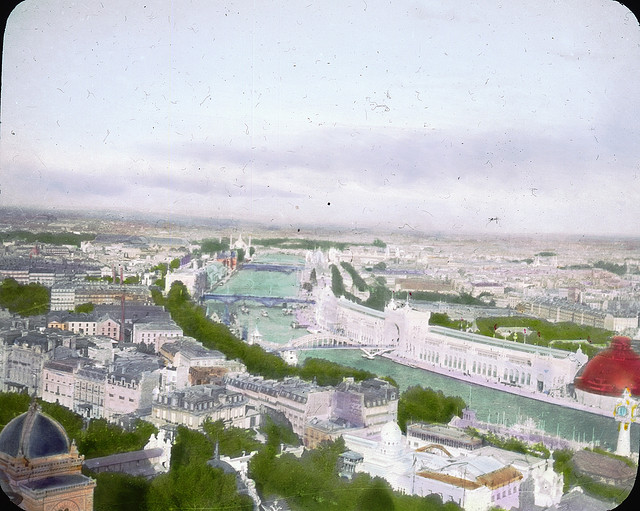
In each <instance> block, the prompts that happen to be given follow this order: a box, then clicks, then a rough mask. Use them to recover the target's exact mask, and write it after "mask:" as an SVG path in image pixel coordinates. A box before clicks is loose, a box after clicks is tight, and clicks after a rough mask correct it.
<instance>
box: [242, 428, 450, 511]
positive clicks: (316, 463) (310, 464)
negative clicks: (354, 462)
mask: <svg viewBox="0 0 640 511" xmlns="http://www.w3.org/2000/svg"><path fill="white" fill-rule="evenodd" d="M279 445H280V444H279V442H278V439H274V438H272V436H271V435H268V440H267V443H266V445H265V446H264V448H262V449H261V450H260V451H259V452H258V454H256V455H255V456H254V457H253V458H252V459H251V462H250V464H249V471H250V476H251V477H252V478H253V479H254V480H255V481H256V486H257V488H258V490H259V491H260V493H261V495H263V496H264V497H265V498H269V497H284V498H286V500H287V502H288V503H289V505H290V506H291V507H292V508H293V509H297V510H301V511H331V510H335V511H346V510H354V511H378V510H379V511H393V510H396V511H427V510H432V511H436V510H443V511H445V510H446V511H457V510H459V509H460V508H459V507H458V506H457V505H456V504H454V503H451V502H449V503H446V504H443V503H442V500H441V499H440V498H439V497H437V496H434V495H432V496H429V497H417V496H408V495H401V494H399V493H396V492H394V491H393V490H392V489H391V487H390V486H389V484H388V483H387V482H386V481H384V480H383V479H380V478H371V476H369V475H368V474H364V473H359V474H356V475H355V477H354V478H353V479H352V480H351V481H348V480H346V479H341V478H340V477H339V475H338V473H337V468H338V466H339V456H340V454H341V453H342V452H344V451H345V450H346V447H345V444H344V440H343V439H342V438H339V439H337V440H336V441H334V442H323V443H322V444H321V445H320V446H319V447H317V448H316V449H313V450H305V451H304V453H303V454H302V456H301V457H300V458H298V457H296V456H294V455H293V454H291V453H284V454H282V453H279V449H278V448H279Z"/></svg>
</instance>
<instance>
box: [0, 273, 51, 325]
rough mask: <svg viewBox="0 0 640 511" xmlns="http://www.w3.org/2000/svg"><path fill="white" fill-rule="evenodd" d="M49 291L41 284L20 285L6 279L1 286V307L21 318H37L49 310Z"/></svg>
mask: <svg viewBox="0 0 640 511" xmlns="http://www.w3.org/2000/svg"><path fill="white" fill-rule="evenodd" d="M49 296H50V293H49V289H47V288H46V287H45V286H42V285H40V284H34V283H31V284H27V285H22V284H19V283H18V282H17V281H16V280H15V279H12V278H6V279H4V280H3V281H2V284H1V285H0V306H1V307H5V308H7V309H9V312H12V313H16V314H20V315H21V316H37V315H40V314H45V313H46V312H47V311H48V310H49Z"/></svg>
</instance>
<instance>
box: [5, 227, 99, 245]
mask: <svg viewBox="0 0 640 511" xmlns="http://www.w3.org/2000/svg"><path fill="white" fill-rule="evenodd" d="M95 237H96V235H95V234H91V233H83V234H80V233H75V232H35V233H34V232H30V231H22V230H18V231H8V232H3V233H0V241H2V242H3V243H6V242H9V241H22V242H24V243H46V244H48V245H72V246H76V247H79V246H80V243H81V242H83V241H91V240H94V239H95Z"/></svg>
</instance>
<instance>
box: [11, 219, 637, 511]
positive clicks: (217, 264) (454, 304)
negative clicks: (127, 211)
mask: <svg viewBox="0 0 640 511" xmlns="http://www.w3.org/2000/svg"><path fill="white" fill-rule="evenodd" d="M0 215H1V216H0V238H2V248H1V251H0V281H1V282H2V284H1V288H0V291H1V293H0V297H1V299H2V300H3V304H2V305H3V309H2V311H1V315H0V391H1V392H2V394H1V395H2V396H3V398H6V396H9V395H27V396H31V398H32V399H35V398H37V399H38V402H40V403H53V404H57V405H60V406H61V407H64V408H66V409H67V410H68V411H69V412H72V413H73V414H76V416H77V417H78V418H79V420H80V421H81V422H82V423H83V424H84V427H85V428H87V427H88V426H89V424H91V422H92V421H102V420H104V421H106V423H108V424H112V425H114V426H117V427H118V428H121V429H122V430H123V431H133V430H134V429H135V428H136V427H137V426H136V424H139V423H140V422H139V421H143V422H145V423H149V424H151V425H152V426H153V428H154V431H155V433H153V434H151V435H150V436H149V437H148V440H147V441H146V444H145V445H144V447H143V448H142V449H137V450H132V451H124V452H115V453H113V454H110V455H107V456H104V457H88V458H84V457H83V455H84V453H83V452H82V451H80V452H79V451H78V448H77V447H76V443H75V440H74V439H72V438H69V437H68V436H66V435H67V434H66V433H64V429H63V427H62V426H60V423H59V421H58V422H57V421H56V420H55V419H53V418H51V417H50V416H49V415H46V414H45V413H44V412H42V411H41V410H40V409H39V408H38V406H37V405H36V402H35V401H33V402H32V405H31V407H30V408H29V410H28V411H27V410H24V411H23V412H22V413H21V414H16V416H15V417H12V418H10V420H8V421H7V423H5V424H2V427H3V428H4V429H3V431H2V432H0V470H1V471H2V473H3V476H2V487H3V490H4V491H5V493H7V494H8V495H9V496H10V497H11V498H12V499H13V501H14V502H15V503H17V504H18V505H19V506H21V507H22V508H23V509H44V508H43V507H42V506H43V505H45V504H46V503H51V502H54V500H51V499H53V497H52V496H55V499H57V500H55V501H56V502H57V504H56V506H57V507H56V509H58V507H60V506H62V504H63V503H65V504H64V505H65V506H68V508H69V509H71V508H72V507H73V506H76V507H73V509H105V508H104V507H101V506H104V505H105V504H104V503H102V500H101V499H103V498H105V497H104V496H103V494H101V493H100V485H101V481H103V478H104V477H105V476H104V474H112V473H121V474H123V477H140V478H142V480H144V481H145V483H140V484H146V485H151V487H152V486H153V481H154V480H159V479H157V478H158V477H160V476H161V475H162V474H167V473H172V472H171V471H173V470H174V469H175V463H176V461H175V459H172V456H175V453H176V452H177V451H176V446H179V445H182V443H181V442H184V441H183V440H181V438H182V437H181V435H185V434H186V433H185V432H184V431H186V430H193V431H195V432H200V433H204V432H206V431H207V428H209V427H210V424H211V423H215V422H217V421H222V424H223V425H224V429H226V430H229V431H239V430H246V431H247V432H249V433H247V434H250V435H251V436H252V438H254V439H255V441H256V442H257V445H260V446H259V447H257V448H256V449H255V450H254V451H252V452H243V453H242V454H240V455H235V456H229V455H226V454H222V455H221V454H220V452H219V451H218V443H219V442H218V441H217V440H216V439H215V438H213V439H212V438H208V440H206V441H207V442H211V443H212V444H215V452H211V453H210V454H211V456H210V459H209V460H208V461H207V463H208V464H209V466H211V467H214V468H220V469H222V470H223V472H224V473H225V474H226V473H229V474H233V476H234V478H235V479H234V481H236V482H237V487H236V491H237V494H234V495H236V497H237V496H238V495H240V496H242V499H244V500H241V501H238V502H240V503H239V504H237V506H238V507H234V509H254V510H269V511H275V510H285V509H307V508H306V507H305V506H304V505H303V504H302V502H303V500H304V499H303V498H302V497H295V496H293V495H291V494H286V493H280V494H278V492H277V491H275V490H274V488H276V486H275V482H273V481H271V482H269V483H267V480H266V479H261V477H265V476H264V474H263V472H261V471H260V470H259V469H258V467H259V460H261V459H263V457H265V456H267V454H265V453H266V452H267V449H268V448H271V447H269V446H272V444H277V445H276V448H277V452H278V456H279V457H278V458H273V460H272V462H273V463H279V461H277V460H285V459H289V458H286V457H285V454H287V453H288V455H289V456H291V457H292V458H291V460H294V459H298V460H300V463H302V462H303V461H304V460H305V459H307V458H306V457H307V456H309V453H312V452H321V450H322V449H327V445H332V446H336V445H338V446H342V448H341V449H339V451H340V452H337V451H336V454H335V456H336V463H335V466H334V467H333V468H331V467H330V468H331V470H333V473H332V476H331V477H335V478H336V480H338V479H339V480H340V481H341V483H340V484H344V485H348V484H353V481H354V480H357V479H358V477H362V474H368V475H369V476H370V477H371V478H381V480H383V481H384V485H386V486H384V488H386V490H385V491H387V492H388V494H389V495H393V498H394V499H401V498H404V497H407V498H408V497H409V496H413V497H414V498H421V499H425V498H431V499H434V500H433V502H434V503H435V504H434V505H441V506H446V505H449V506H451V507H446V509H459V508H461V509H465V510H469V511H490V510H497V509H505V510H509V509H514V510H516V509H517V510H523V511H527V510H534V511H543V510H560V509H562V510H569V509H576V510H577V509H593V510H598V509H602V510H604V509H610V508H611V506H612V505H617V504H619V503H620V502H622V501H623V500H624V498H625V496H626V495H628V493H629V492H630V490H631V488H632V486H633V484H634V481H635V477H636V473H637V464H638V448H639V447H638V425H637V423H636V419H637V415H636V406H637V402H638V401H637V400H638V399H640V356H638V355H637V353H636V349H637V347H638V340H639V339H640V323H639V317H640V239H638V238H626V239H622V238H616V239H609V238H605V237H600V238H596V237H592V238H586V237H579V238H578V237H575V238H572V237H560V236H545V237H518V236H506V235H505V236H496V237H493V238H491V239H486V238H484V237H483V236H475V235H464V236H463V235H458V236H450V235H445V234H429V233H418V232H411V233H406V232H393V233H391V232H373V231H369V230H359V231H357V232H354V231H332V230H328V229H321V228H316V229H314V230H313V231H312V232H298V229H296V230H293V231H292V230H290V229H289V230H287V229H277V228H274V227H269V228H265V227H264V226H260V225H256V224H233V223H231V222H230V223H223V224H220V225H218V226H215V225H202V224H199V223H198V221H197V220H193V221H184V222H183V221H180V222H175V223H174V222H171V221H163V222H157V221H149V220H147V219H140V220H137V219H126V220H123V219H121V220H116V219H113V218H100V217H99V216H98V215H95V216H92V217H84V216H82V215H79V214H72V215H66V214H64V213H58V214H55V215H54V214H51V213H37V212H18V211H16V210H13V211H1V212H0ZM243 279H244V280H243ZM35 290H46V296H47V300H46V303H42V302H41V301H37V300H35V299H34V300H35V301H33V302H30V301H29V298H28V296H29V295H28V293H29V292H33V293H35V292H36V291H35ZM20 293H25V295H24V298H21V299H16V298H15V297H16V296H18V295H20ZM20 296H22V295H20ZM12 300H13V301H12ZM186 304H188V305H186ZM180 307H183V308H182V309H180ZM178 311H181V312H178ZM185 311H191V312H185ZM193 311H200V312H193ZM187 314H202V316H203V317H204V318H205V319H204V320H202V319H198V320H196V319H194V318H195V316H193V317H191V316H187ZM198 321H206V324H207V325H208V326H206V328H213V329H215V330H212V332H213V331H215V332H217V333H216V334H215V335H210V334H206V333H204V332H208V330H206V328H205V327H204V326H202V325H201V323H198ZM565 333H566V335H569V336H570V337H563V335H565ZM232 353H233V355H231V354H232ZM347 354H349V355H347ZM261 357H262V359H264V360H265V361H266V362H264V364H263V363H262V362H259V361H258V360H259V359H261ZM349 357H350V358H349ZM313 360H316V361H320V362H322V363H324V364H333V363H337V365H336V366H335V367H334V366H330V367H331V368H332V369H331V371H335V375H334V376H335V378H334V379H333V380H331V379H330V378H329V376H328V372H329V369H326V371H327V372H326V373H323V372H322V371H323V370H324V369H323V370H320V369H317V371H318V372H317V373H313V371H314V370H315V369H313V368H312V366H311V365H310V361H313ZM260 364H262V365H260ZM260 367H264V369H259V368H260ZM327 367H329V365H327ZM338 368H341V369H338ZM391 368H394V369H393V371H397V372H394V373H393V374H401V375H402V377H403V378H405V374H406V375H411V376H406V378H407V379H406V380H404V379H403V380H402V381H400V380H399V381H396V380H397V378H395V377H390V376H389V375H390V374H391ZM304 370H308V371H310V372H308V373H303V372H302V371H304ZM339 371H343V372H339ZM345 371H346V372H345ZM350 371H352V373H351V372H350ZM358 371H361V372H358ZM427 374H428V375H430V376H429V377H430V378H431V377H433V378H440V380H437V381H440V382H442V383H441V384H439V385H440V386H436V385H435V384H431V385H429V384H426V383H423V380H422V377H421V376H419V375H427ZM305 375H312V377H310V378H307V377H305ZM416 375H418V376H416ZM325 377H327V380H326V381H325V380H324V379H323V378H325ZM411 378H413V379H411ZM328 381H331V383H327V382H328ZM425 381H426V380H425ZM434 381H436V380H434ZM446 382H456V385H461V386H464V387H455V388H464V389H469V397H471V396H472V393H473V396H474V398H473V401H472V402H469V399H467V396H466V395H461V393H460V391H455V392H452V390H451V389H452V388H453V387H451V386H450V384H448V383H446ZM451 385H453V384H451ZM417 387H420V388H421V389H422V388H424V389H423V390H424V391H426V389H430V390H432V391H435V392H436V393H438V392H439V395H440V397H439V398H438V399H442V400H445V399H454V398H455V399H458V400H459V401H455V403H462V405H464V406H462V405H460V406H458V405H451V406H452V408H451V412H450V414H449V415H448V416H447V417H446V420H429V419H428V418H425V417H423V416H422V415H421V412H419V411H417V410H418V408H419V406H418V405H413V404H411V402H410V401H409V400H410V399H411V398H410V395H411V393H410V391H412V389H414V390H413V391H415V389H416V388H417ZM477 389H482V390H477ZM476 392H477V394H476ZM482 392H485V393H486V394H482ZM476 395H477V396H484V395H487V396H494V397H493V398H483V397H475V396H476ZM504 396H515V397H514V398H513V399H521V403H522V405H521V406H522V409H523V410H525V414H524V416H519V417H516V419H515V420H507V416H506V415H505V412H503V413H502V415H501V413H500V407H499V406H498V403H502V402H503V401H502V400H503V399H505V400H506V399H507V397H504ZM421 399H426V398H421ZM434 399H435V398H434ZM483 399H485V400H489V401H490V400H491V399H495V401H494V403H495V405H494V407H493V413H494V415H493V420H491V412H489V414H488V415H486V417H487V419H486V420H485V419H484V417H479V415H478V414H479V413H483V414H484V413H485V412H484V408H482V407H481V408H482V411H480V410H476V409H475V408H474V401H475V402H476V403H480V404H482V400H483ZM509 399H511V398H509ZM444 402H445V401H442V403H444ZM451 402H452V403H454V401H451ZM506 402H507V401H504V403H506ZM531 403H540V404H539V406H544V407H549V408H544V410H545V412H544V413H546V414H547V416H554V415H556V416H557V417H556V420H557V424H555V429H554V428H553V425H551V424H542V422H543V421H542V420H541V416H536V414H535V413H534V412H529V413H527V412H526V410H527V409H530V410H533V409H534V407H535V406H537V405H533V404H531ZM412 406H413V408H411V407H412ZM439 406H440V405H439ZM442 406H445V405H444V404H443V405H442ZM447 406H448V405H447ZM456 406H457V409H456ZM487 406H488V408H487V409H490V408H491V406H490V405H487ZM553 407H555V408H553ZM552 408H553V409H554V410H556V411H555V413H552V412H548V411H547V410H551V409H552ZM506 409H508V407H507V406H506V405H505V410H506ZM407 410H413V411H407ZM519 412H521V410H520V408H519ZM509 413H510V412H509ZM565 413H572V414H580V415H579V417H581V421H582V422H584V424H585V425H586V426H585V427H587V428H588V429H589V430H591V429H593V433H592V435H591V438H589V435H587V434H585V433H584V432H583V434H582V437H581V436H580V435H578V437H577V438H576V436H575V424H573V428H574V429H573V435H571V437H570V435H569V433H568V432H569V430H568V429H566V428H564V426H563V428H564V429H563V430H562V431H561V422H560V420H561V419H559V418H558V417H562V416H563V414H565ZM577 416H578V415H573V416H572V417H577ZM590 421H594V422H590ZM273 424H278V427H282V428H284V429H285V430H288V431H289V432H290V433H292V434H293V438H295V439H297V440H296V441H295V442H289V441H285V440H283V438H284V437H282V436H281V437H279V438H280V440H281V441H277V442H276V441H274V440H273V438H275V437H272V436H270V433H268V432H269V431H271V430H270V429H269V428H270V427H272V425H273ZM591 424H593V428H591ZM601 426H602V427H601ZM38 428H40V429H38ZM596 429H597V430H598V431H597V433H598V434H597V435H596ZM600 430H602V431H600ZM60 431H62V432H63V433H60ZM38 432H39V433H38ZM37 435H45V436H46V435H53V436H52V437H51V438H54V439H58V440H59V444H60V445H61V446H62V447H61V448H59V449H57V450H55V449H54V448H53V447H51V448H49V447H42V446H40V444H38V441H37V440H36V436H37ZM603 435H604V436H603ZM203 438H204V437H203ZM600 439H601V440H600ZM58 440H56V441H58ZM52 442H53V440H52ZM510 442H511V443H510ZM54 443H55V442H54ZM56 445H57V444H56ZM29 449H31V451H29ZM38 449H42V452H41V454H37V452H36V451H37V450H38ZM51 449H53V450H51ZM27 451H29V452H33V456H32V457H31V458H29V456H27V455H26V453H27ZM38 452H39V451H38ZM25 456H26V457H25ZM23 458H24V460H27V461H24V460H23ZM254 458H255V459H254ZM19 460H23V461H24V464H25V465H24V467H26V468H20V467H19ZM20 463H23V462H20ZM292 463H293V461H292ZM274 466H275V465H274ZM60 467H62V468H60ZM65 467H66V468H65ZM81 468H82V473H80V470H81ZM101 474H102V475H101ZM96 481H97V482H96ZM102 484H106V483H102ZM126 484H130V483H126ZM131 484H132V483H131ZM96 485H97V486H96ZM267 488H269V491H267ZM234 498H235V497H234ZM238 498H240V497H238ZM336 498H337V497H336ZM390 498H391V497H390ZM398 502H399V500H398ZM68 503H71V504H68ZM58 504H60V505H58ZM46 505H48V504H46ZM38 506H40V507H38ZM243 506H244V507H243ZM60 508H61V509H64V508H65V507H64V506H62V507H60ZM47 509H48V508H47ZM140 509H147V508H146V507H141V508H140ZM396 509H400V507H396ZM434 509H436V508H434ZM443 509H445V507H443Z"/></svg>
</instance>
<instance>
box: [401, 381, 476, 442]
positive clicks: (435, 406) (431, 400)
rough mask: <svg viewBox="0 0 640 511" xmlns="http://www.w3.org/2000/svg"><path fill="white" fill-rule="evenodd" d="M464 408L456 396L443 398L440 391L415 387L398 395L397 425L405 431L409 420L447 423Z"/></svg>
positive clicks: (460, 399) (464, 405)
mask: <svg viewBox="0 0 640 511" xmlns="http://www.w3.org/2000/svg"><path fill="white" fill-rule="evenodd" d="M465 407H466V403H465V402H464V400H463V399H462V398H460V397H458V396H445V395H444V394H443V392H442V391H441V390H438V391H437V392H436V391H434V390H433V389H430V388H426V389H425V388H422V386H420V385H415V386H412V387H409V388H408V389H407V390H405V391H404V392H403V393H402V394H401V395H400V399H399V400H398V425H399V426H400V429H402V431H406V425H407V421H409V420H415V421H423V422H438V423H447V422H449V421H450V420H451V418H452V417H453V416H454V415H458V416H460V415H461V414H462V409H463V408H465Z"/></svg>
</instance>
